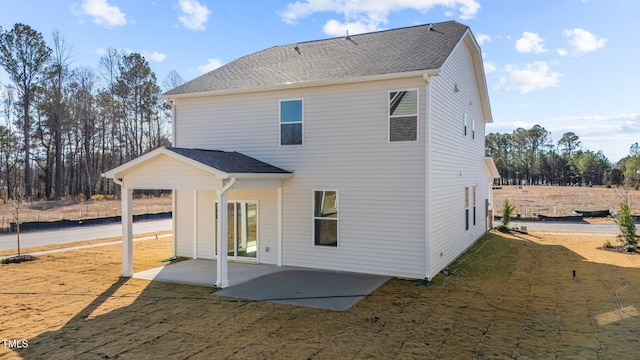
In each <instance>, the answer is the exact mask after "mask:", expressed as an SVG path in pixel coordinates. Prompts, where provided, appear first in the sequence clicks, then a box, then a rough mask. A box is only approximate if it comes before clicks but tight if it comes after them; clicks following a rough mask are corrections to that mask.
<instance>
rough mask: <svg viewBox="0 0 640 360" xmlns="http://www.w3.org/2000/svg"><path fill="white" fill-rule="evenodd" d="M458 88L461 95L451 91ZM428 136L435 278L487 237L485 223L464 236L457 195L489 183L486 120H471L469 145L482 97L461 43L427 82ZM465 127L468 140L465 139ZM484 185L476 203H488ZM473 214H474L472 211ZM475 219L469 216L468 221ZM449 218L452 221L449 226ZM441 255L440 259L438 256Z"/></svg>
mask: <svg viewBox="0 0 640 360" xmlns="http://www.w3.org/2000/svg"><path fill="white" fill-rule="evenodd" d="M456 83H457V84H458V88H459V92H457V93H453V92H452V91H451V89H452V88H454V86H455V84H456ZM430 90H431V102H430V104H431V111H430V113H431V116H432V117H431V121H430V125H431V128H430V130H431V136H430V141H431V144H430V171H429V174H430V179H429V180H430V181H429V185H430V189H429V198H430V199H431V201H430V205H429V206H430V207H431V211H430V221H429V223H430V230H429V235H428V236H429V239H430V241H429V246H430V250H429V251H428V253H429V254H430V259H429V261H428V262H429V267H430V271H429V273H430V274H432V275H433V274H437V273H438V272H439V271H440V270H441V269H443V268H444V267H445V266H447V264H449V263H450V262H452V261H454V260H455V258H456V257H457V256H459V255H460V254H462V253H463V252H464V251H465V250H466V249H467V248H468V247H469V246H471V245H472V244H473V242H474V241H476V240H477V239H478V238H480V237H481V236H482V235H483V234H484V233H485V232H486V229H485V227H484V224H482V223H483V222H480V223H478V222H476V225H473V221H471V222H470V227H469V230H468V231H465V223H464V222H465V218H464V217H463V216H461V211H462V210H461V209H464V207H465V203H464V201H465V199H464V196H461V195H460V194H461V190H457V191H452V189H456V188H457V189H463V188H464V187H468V186H478V185H480V184H485V182H486V181H487V175H486V169H485V168H486V166H485V165H484V145H485V143H484V132H485V131H484V130H485V128H484V126H485V124H484V121H475V124H473V127H474V128H473V131H475V132H476V139H475V141H471V135H472V134H469V132H470V131H471V129H469V128H468V127H470V125H469V123H471V122H472V120H471V119H483V112H482V107H481V104H480V100H479V99H480V93H479V89H478V84H477V82H476V78H475V73H474V68H473V64H472V54H471V51H470V50H469V48H468V47H467V46H466V44H465V43H464V42H461V43H460V44H459V45H458V47H457V48H456V50H455V51H454V52H453V53H452V54H451V55H450V56H449V58H448V60H447V61H446V62H445V65H444V66H443V68H442V69H441V72H440V76H435V77H433V78H432V81H431V89H430ZM465 127H467V130H466V131H467V134H466V135H468V136H461V135H464V134H465ZM489 188H490V187H488V186H478V189H477V193H476V197H477V201H478V202H480V203H484V201H485V200H484V199H487V198H488V190H487V189H489ZM471 212H472V211H471ZM472 215H473V214H470V216H472ZM451 219H456V220H454V221H455V222H453V223H452V221H451ZM440 254H442V256H441V255H440Z"/></svg>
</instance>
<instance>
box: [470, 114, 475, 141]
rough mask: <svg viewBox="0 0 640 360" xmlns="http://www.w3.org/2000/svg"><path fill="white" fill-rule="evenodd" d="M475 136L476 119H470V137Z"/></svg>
mask: <svg viewBox="0 0 640 360" xmlns="http://www.w3.org/2000/svg"><path fill="white" fill-rule="evenodd" d="M475 138H476V119H473V120H471V139H475Z"/></svg>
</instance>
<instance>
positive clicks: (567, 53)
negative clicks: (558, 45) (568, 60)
mask: <svg viewBox="0 0 640 360" xmlns="http://www.w3.org/2000/svg"><path fill="white" fill-rule="evenodd" d="M558 55H560V56H567V55H569V50H567V49H558Z"/></svg>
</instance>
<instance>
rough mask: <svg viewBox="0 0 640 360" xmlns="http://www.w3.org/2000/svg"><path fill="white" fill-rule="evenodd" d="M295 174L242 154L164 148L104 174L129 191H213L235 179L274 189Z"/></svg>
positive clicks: (241, 185)
mask: <svg viewBox="0 0 640 360" xmlns="http://www.w3.org/2000/svg"><path fill="white" fill-rule="evenodd" d="M292 175H293V173H292V172H291V171H287V170H284V169H281V168H279V167H276V166H273V165H271V164H268V163H265V162H263V161H260V160H257V159H255V158H252V157H250V156H247V155H244V154H241V153H239V152H235V151H234V152H227V151H220V150H205V149H187V148H177V147H161V148H158V149H155V150H153V151H151V152H149V153H147V154H144V155H142V156H140V157H138V158H136V159H133V160H131V161H129V162H127V163H125V164H122V165H120V166H118V167H116V168H114V169H111V170H109V171H107V172H105V173H104V174H103V176H104V177H106V178H110V179H114V181H115V182H116V183H118V184H121V185H122V186H123V187H124V188H129V189H179V188H187V189H198V190H200V189H213V190H218V189H220V188H222V186H223V185H222V181H223V180H226V179H231V178H236V179H237V180H239V183H238V184H237V185H236V188H258V187H275V186H277V184H271V183H270V180H271V181H273V180H275V181H279V180H280V179H285V178H289V177H291V176H292Z"/></svg>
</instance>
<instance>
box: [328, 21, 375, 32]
mask: <svg viewBox="0 0 640 360" xmlns="http://www.w3.org/2000/svg"><path fill="white" fill-rule="evenodd" d="M322 30H323V31H324V33H325V34H327V35H331V36H345V35H346V34H347V31H349V34H362V33H366V32H371V31H376V30H378V28H377V26H374V25H373V24H364V23H362V22H360V21H356V22H345V23H341V22H339V21H337V20H329V21H327V23H326V24H325V25H324V27H323V28H322Z"/></svg>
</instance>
